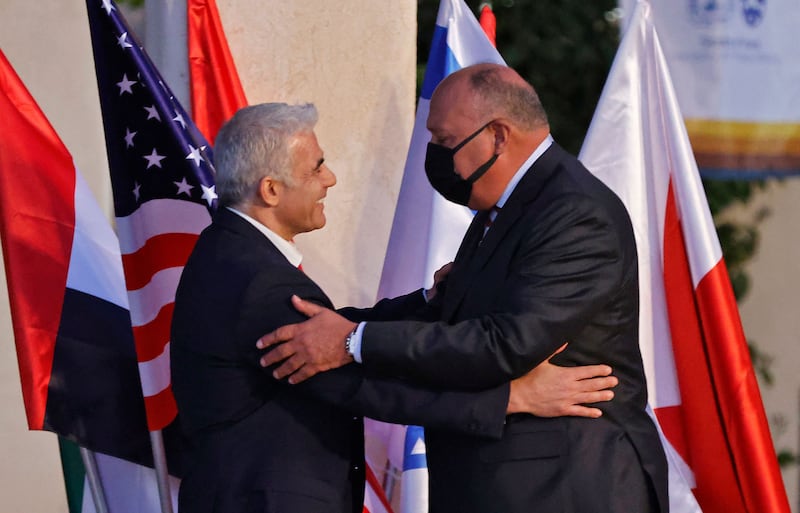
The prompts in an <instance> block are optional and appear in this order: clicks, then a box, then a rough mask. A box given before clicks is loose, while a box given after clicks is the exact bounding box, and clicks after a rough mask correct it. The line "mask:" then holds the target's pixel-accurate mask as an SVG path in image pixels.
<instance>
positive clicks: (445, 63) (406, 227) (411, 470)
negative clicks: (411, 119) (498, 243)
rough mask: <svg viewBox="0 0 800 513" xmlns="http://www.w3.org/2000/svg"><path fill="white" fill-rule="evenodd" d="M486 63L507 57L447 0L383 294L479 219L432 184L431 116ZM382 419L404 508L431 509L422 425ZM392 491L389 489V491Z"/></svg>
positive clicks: (423, 280) (450, 255)
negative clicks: (437, 100) (442, 94)
mask: <svg viewBox="0 0 800 513" xmlns="http://www.w3.org/2000/svg"><path fill="white" fill-rule="evenodd" d="M482 62H493V63H497V64H505V62H504V61H503V59H502V57H500V54H499V53H498V52H497V50H496V49H495V47H494V46H493V45H492V43H491V42H490V41H489V39H488V38H487V37H486V35H485V34H484V32H483V29H481V26H480V24H479V23H478V20H477V19H476V18H475V15H474V14H473V13H472V12H471V11H470V10H469V7H467V5H466V3H464V0H442V1H441V3H440V4H439V14H438V16H437V18H436V28H435V29H434V34H433V42H432V44H431V51H430V56H429V57H428V67H427V68H426V70H425V78H424V81H423V86H422V93H421V97H420V99H419V104H418V106H417V117H416V122H415V124H414V131H413V133H412V136H411V145H410V147H409V150H408V158H407V159H406V165H405V169H404V171H403V181H402V184H401V186H400V196H399V198H398V202H397V209H396V210H395V214H394V222H393V224H392V232H391V235H390V237H389V245H388V248H387V251H386V258H385V259H384V263H383V273H382V275H381V282H380V285H379V287H378V298H383V297H395V296H398V295H400V294H405V293H407V292H408V291H409V290H414V289H417V288H419V287H422V286H425V287H430V286H431V285H432V284H433V273H434V271H436V270H437V269H439V268H440V267H441V266H443V265H444V264H446V263H448V262H450V261H452V260H453V259H454V258H455V255H456V251H457V250H458V246H459V244H460V243H461V239H462V238H463V236H464V233H465V232H466V231H467V227H468V226H469V223H470V221H471V220H472V216H473V214H472V211H470V210H469V209H468V208H466V207H462V206H460V205H456V204H455V203H451V202H449V201H447V200H445V199H444V198H443V197H442V196H440V195H439V194H438V193H437V192H436V191H434V190H433V188H432V187H431V186H430V184H429V183H428V179H427V177H426V176H425V150H426V148H427V145H428V142H429V141H430V139H431V134H430V132H429V131H428V130H427V128H425V122H426V120H427V119H428V111H429V105H430V99H431V95H432V94H433V90H434V89H436V86H437V85H439V82H441V81H442V79H443V78H444V77H446V76H447V75H449V74H450V73H453V72H454V71H457V70H459V69H461V68H463V67H465V66H469V65H472V64H478V63H482ZM379 424H381V423H378V422H376V421H368V422H367V434H368V436H369V435H370V434H371V432H374V433H382V434H381V436H380V438H382V439H384V440H388V441H389V442H388V443H387V445H388V447H387V453H388V454H389V460H390V461H389V468H392V467H394V468H402V469H403V474H402V483H403V486H402V496H401V506H402V508H401V513H426V512H427V511H428V485H427V480H428V479H427V478H428V471H427V464H426V461H425V441H424V436H423V433H422V428H420V427H416V426H409V427H408V430H407V431H406V433H405V437H404V436H403V433H402V431H403V430H405V429H406V427H405V426H391V427H389V430H390V431H392V433H391V434H390V435H387V434H386V433H385V432H384V431H385V429H384V428H386V427H387V426H386V425H383V426H380V425H379ZM402 440H405V450H404V451H402V452H401V451H400V447H399V443H400V442H401V441H402ZM395 444H397V445H395ZM400 454H403V461H402V462H397V461H396V459H397V458H398V457H399V455H400ZM395 455H397V456H395ZM390 488H391V487H390ZM391 492H392V490H387V493H388V494H389V495H391Z"/></svg>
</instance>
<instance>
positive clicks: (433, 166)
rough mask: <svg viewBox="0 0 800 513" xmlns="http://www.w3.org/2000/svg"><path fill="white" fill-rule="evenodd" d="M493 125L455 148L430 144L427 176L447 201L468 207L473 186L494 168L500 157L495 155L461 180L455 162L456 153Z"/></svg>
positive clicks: (480, 129) (426, 158)
mask: <svg viewBox="0 0 800 513" xmlns="http://www.w3.org/2000/svg"><path fill="white" fill-rule="evenodd" d="M491 123H492V122H491V121H490V122H489V123H486V124H485V125H483V126H482V127H480V128H479V129H477V130H476V131H475V132H473V133H472V135H470V136H469V137H467V138H466V139H464V140H463V141H461V142H460V143H458V144H456V145H455V146H454V147H453V148H447V147H446V146H442V145H441V144H436V143H432V142H429V143H428V151H427V152H426V153H425V174H426V175H427V176H428V181H429V182H430V183H431V185H432V186H433V188H434V189H436V191H437V192H438V193H439V194H441V195H442V196H444V198H445V199H447V200H449V201H452V202H453V203H458V204H459V205H465V206H466V205H467V203H468V202H469V197H470V195H471V194H472V184H473V183H475V182H476V181H477V180H478V178H480V177H482V176H483V175H484V174H485V173H486V172H487V171H488V170H489V168H490V167H492V164H494V161H495V160H497V157H498V155H493V156H492V158H490V159H489V160H487V161H486V162H485V163H484V164H483V165H481V166H480V167H478V169H476V170H475V171H474V172H473V173H472V174H471V175H469V176H468V177H467V178H466V179H464V178H461V177H460V176H459V175H458V174H457V173H456V165H455V162H454V161H453V157H455V155H456V152H457V151H458V150H460V149H461V148H463V147H464V145H466V144H467V143H468V142H470V141H471V140H472V139H474V138H475V137H476V136H477V135H478V134H479V133H481V132H482V131H483V130H484V129H485V128H486V127H487V126H489V125H490V124H491Z"/></svg>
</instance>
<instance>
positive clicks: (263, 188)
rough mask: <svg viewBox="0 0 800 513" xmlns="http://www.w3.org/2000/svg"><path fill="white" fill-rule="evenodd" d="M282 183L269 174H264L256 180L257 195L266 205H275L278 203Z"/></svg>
mask: <svg viewBox="0 0 800 513" xmlns="http://www.w3.org/2000/svg"><path fill="white" fill-rule="evenodd" d="M282 192H283V184H282V183H281V182H279V181H277V180H275V179H273V178H272V177H271V176H265V177H264V178H262V179H261V181H260V182H258V197H259V198H260V199H261V201H263V202H264V204H265V205H266V206H268V207H275V206H277V205H278V203H280V197H281V193H282Z"/></svg>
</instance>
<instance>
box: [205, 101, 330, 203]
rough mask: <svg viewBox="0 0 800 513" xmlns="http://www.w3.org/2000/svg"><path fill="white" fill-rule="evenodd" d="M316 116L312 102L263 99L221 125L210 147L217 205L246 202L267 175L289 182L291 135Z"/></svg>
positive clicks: (311, 125)
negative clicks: (284, 101)
mask: <svg viewBox="0 0 800 513" xmlns="http://www.w3.org/2000/svg"><path fill="white" fill-rule="evenodd" d="M318 117H319V116H318V114H317V108H316V107H314V105H313V104H311V103H306V104H302V105H287V104H285V103H262V104H260V105H253V106H250V107H245V108H243V109H241V110H239V111H238V112H237V113H236V114H235V115H234V116H233V117H232V118H231V119H230V120H228V122H227V123H225V124H224V125H223V126H222V128H220V130H219V133H218V134H217V139H216V142H215V146H214V164H215V167H216V170H217V174H216V183H217V189H216V192H217V194H218V195H219V203H220V205H226V206H237V205H242V204H245V203H247V202H248V201H249V199H250V198H251V197H252V195H253V193H254V192H255V191H256V190H257V188H258V185H259V182H261V179H262V178H264V177H267V176H270V177H272V178H274V179H276V180H280V181H281V182H284V183H286V184H288V185H291V184H292V161H291V160H292V154H291V151H290V150H291V145H292V141H293V138H294V136H295V135H297V134H299V133H301V132H306V131H309V132H310V131H312V130H314V125H316V123H317V119H318Z"/></svg>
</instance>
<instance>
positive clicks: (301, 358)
mask: <svg viewBox="0 0 800 513" xmlns="http://www.w3.org/2000/svg"><path fill="white" fill-rule="evenodd" d="M292 305H294V307H295V308H296V309H297V311H298V312H300V313H302V314H305V315H307V316H308V317H309V319H308V320H307V321H304V322H301V323H298V324H288V325H286V326H281V327H280V328H278V329H276V330H275V331H273V332H271V333H268V334H266V335H264V336H263V337H261V338H259V339H258V341H257V342H256V347H258V348H259V349H267V348H270V347H272V349H270V350H269V351H267V352H266V354H264V356H262V357H261V366H262V367H269V366H270V365H273V364H277V363H279V362H282V363H281V364H280V365H279V366H278V367H277V368H276V369H275V370H274V371H273V372H272V375H273V376H274V377H275V379H283V378H285V377H287V376H288V377H289V383H291V384H293V385H294V384H297V383H300V382H301V381H304V380H306V379H308V378H310V377H311V376H313V375H314V374H317V373H318V372H322V371H326V370H330V369H335V368H337V367H341V366H342V365H346V364H348V363H350V362H352V361H353V357H352V356H351V355H350V354H349V353H348V352H347V350H346V349H345V342H344V341H345V338H346V337H347V335H348V334H349V333H350V332H351V331H353V328H355V326H356V324H355V323H353V322H350V321H348V320H347V319H345V318H344V317H342V316H341V315H339V314H337V313H336V312H334V311H333V310H330V309H328V308H325V307H322V306H319V305H316V304H314V303H311V302H309V301H304V300H302V299H300V298H299V297H297V296H292ZM273 346H274V347H273Z"/></svg>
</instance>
